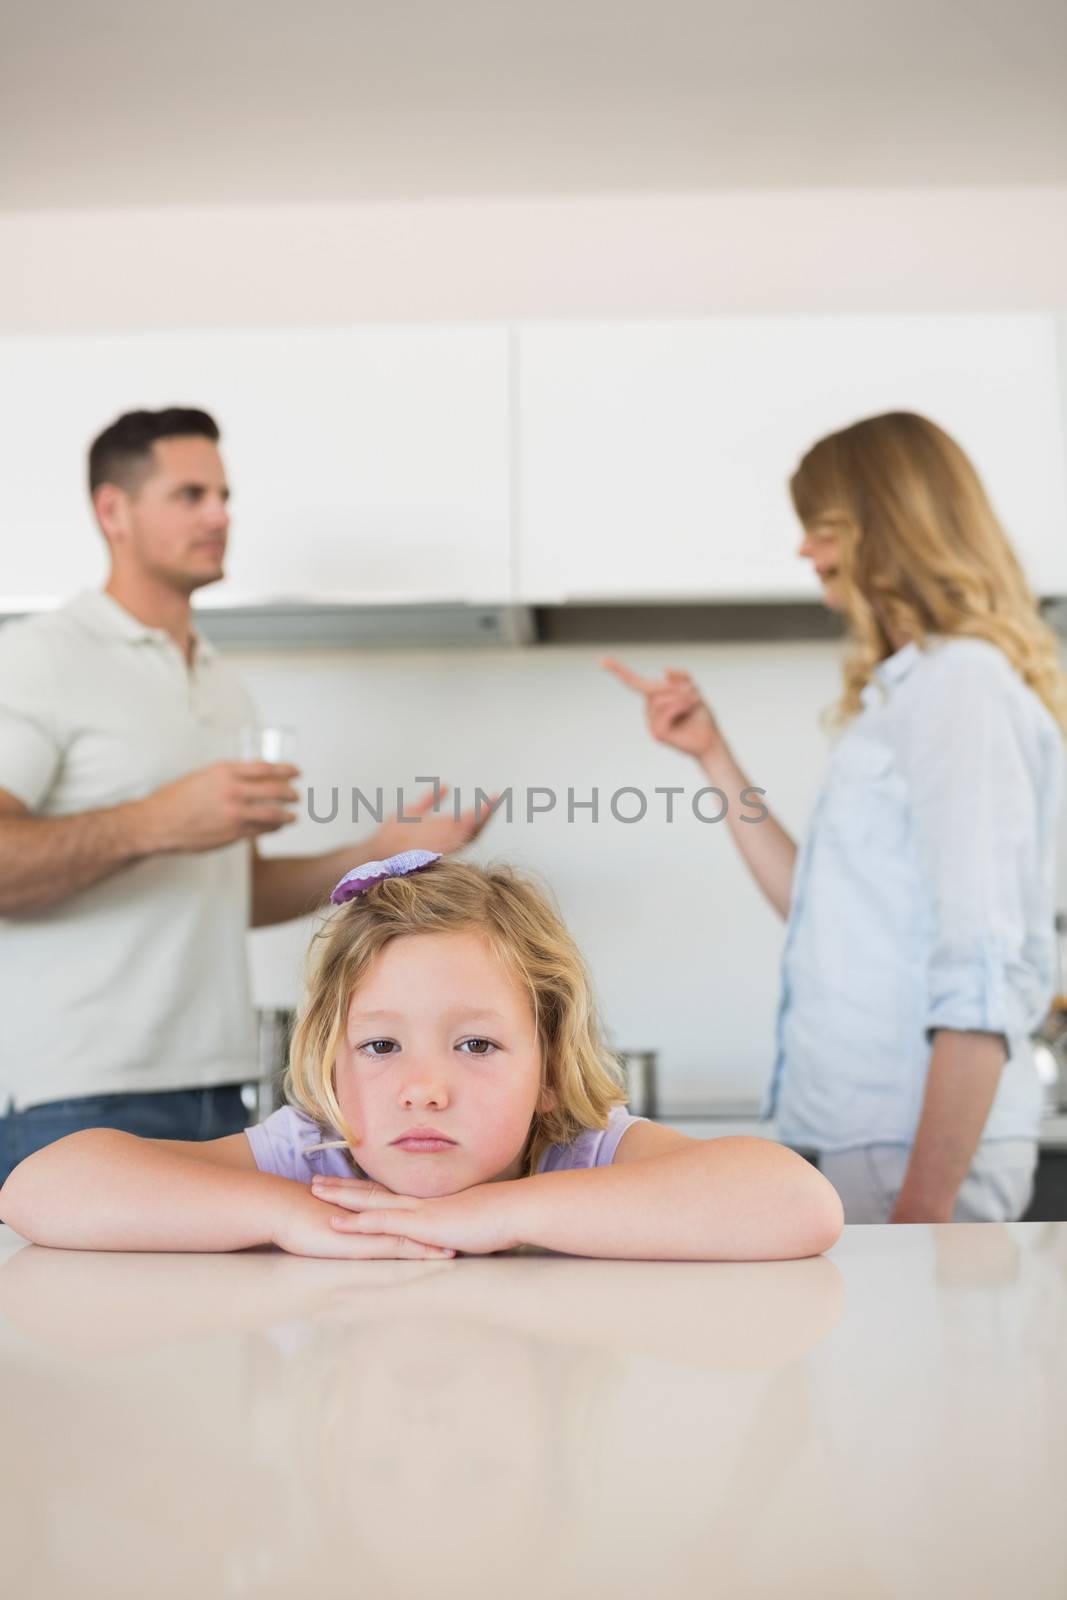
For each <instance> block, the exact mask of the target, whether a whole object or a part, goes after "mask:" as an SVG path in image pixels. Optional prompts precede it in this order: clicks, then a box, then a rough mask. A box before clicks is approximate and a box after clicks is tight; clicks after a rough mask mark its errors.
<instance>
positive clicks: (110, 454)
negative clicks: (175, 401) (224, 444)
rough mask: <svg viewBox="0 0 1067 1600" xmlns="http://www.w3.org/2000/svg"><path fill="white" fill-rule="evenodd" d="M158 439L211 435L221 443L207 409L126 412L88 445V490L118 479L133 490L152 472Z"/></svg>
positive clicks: (179, 407)
mask: <svg viewBox="0 0 1067 1600" xmlns="http://www.w3.org/2000/svg"><path fill="white" fill-rule="evenodd" d="M157 439H210V440H211V442H212V444H218V442H219V426H218V423H217V422H216V421H215V419H214V417H209V416H208V414H207V412H206V411H193V410H190V409H189V408H187V407H185V406H168V407H167V408H166V410H164V411H127V412H124V414H123V415H122V416H121V417H118V418H117V419H116V420H115V421H114V422H113V423H112V424H111V425H110V427H107V428H105V429H104V431H103V433H100V434H97V436H96V438H95V439H94V440H93V442H92V444H91V445H90V446H89V493H90V494H93V493H94V492H95V491H96V490H97V489H99V487H100V485H101V484H102V483H116V484H118V486H119V488H120V489H125V490H126V491H127V492H128V493H130V494H132V493H134V492H135V491H136V490H137V489H139V488H140V487H141V484H142V483H143V482H144V480H145V478H147V477H148V476H149V473H150V472H151V469H152V446H153V445H154V444H155V443H156V441H157Z"/></svg>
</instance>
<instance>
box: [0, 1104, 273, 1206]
mask: <svg viewBox="0 0 1067 1600" xmlns="http://www.w3.org/2000/svg"><path fill="white" fill-rule="evenodd" d="M247 1125H248V1111H247V1110H246V1108H245V1105H244V1102H243V1101H242V1099H241V1085H240V1084H239V1083H223V1084H219V1085H218V1086H217V1087H213V1088H210V1089H161V1090H160V1091H159V1092H158V1093H153V1094H91V1095H79V1096H78V1098H77V1099H75V1100H48V1101H46V1102H45V1103H44V1105H39V1106H27V1108H26V1110H25V1111H9V1112H8V1113H7V1115H6V1116H0V1183H3V1181H4V1179H5V1178H6V1177H7V1175H8V1173H9V1172H10V1171H11V1169H12V1167H17V1166H18V1164H19V1162H20V1161H22V1160H23V1159H24V1158H25V1157H26V1156H28V1155H32V1154H33V1152H34V1151H35V1150H40V1148H41V1146H42V1145H46V1144H51V1143H52V1142H53V1140H55V1139H62V1138H63V1136H64V1135H65V1134H68V1133H76V1132H77V1130H78V1129H79V1128H119V1129H121V1131H122V1132H123V1133H136V1134H139V1135H140V1137H141V1138H142V1139H221V1138H222V1137H223V1135H224V1134H227V1133H240V1131H241V1129H242V1128H245V1127H247Z"/></svg>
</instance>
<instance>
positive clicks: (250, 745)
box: [237, 723, 296, 765]
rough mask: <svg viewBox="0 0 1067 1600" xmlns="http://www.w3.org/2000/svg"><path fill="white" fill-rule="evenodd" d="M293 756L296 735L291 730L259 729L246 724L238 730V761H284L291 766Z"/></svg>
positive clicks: (278, 728) (281, 728)
mask: <svg viewBox="0 0 1067 1600" xmlns="http://www.w3.org/2000/svg"><path fill="white" fill-rule="evenodd" d="M295 755H296V734H295V732H294V730H293V729H292V728H283V727H262V728H261V727H259V726H258V725H257V724H255V723H247V724H246V725H245V726H244V727H243V728H241V729H239V730H238V734H237V759H238V761H284V762H287V763H288V764H289V765H292V763H293V759H294V757H295Z"/></svg>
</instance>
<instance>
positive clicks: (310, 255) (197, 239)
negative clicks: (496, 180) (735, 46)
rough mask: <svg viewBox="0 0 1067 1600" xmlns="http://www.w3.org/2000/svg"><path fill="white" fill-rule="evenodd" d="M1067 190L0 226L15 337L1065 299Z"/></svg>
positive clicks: (537, 204) (543, 203)
mask: <svg viewBox="0 0 1067 1600" xmlns="http://www.w3.org/2000/svg"><path fill="white" fill-rule="evenodd" d="M1065 283H1067V188H1065V187H1049V186H1043V187H1042V186H1035V187H1033V188H1011V189H973V188H972V189H948V190H944V189H942V190H938V189H916V190H892V189H870V190H854V189H829V190H810V191H774V190H769V191H758V192H740V191H733V192H722V193H716V194H703V195H700V194H689V195H686V194H678V195H663V194H646V195H612V196H601V197H597V196H593V197H588V198H578V199H574V198H571V199H553V198H546V199H541V200H506V199H501V200H496V201H494V200H478V201H465V202H463V201H451V202H436V201H435V202H432V203H431V202H426V203H423V204H392V205H384V204H383V205H363V206H349V207H323V206H315V207H306V208H296V207H289V208H256V207H245V208H240V207H232V208H218V209H204V210H192V209H189V210H185V209H161V210H158V211H152V212H145V211H110V212H62V213H48V212H25V213H8V214H6V215H5V214H3V213H0V332H9V333H20V332H24V333H50V332H60V331H67V332H73V331H79V330H88V329H120V328H180V327H259V326H263V327H266V326H295V325H307V324H313V323H319V324H335V323H338V322H347V321H365V320H372V321H374V320H386V321H390V320H391V321H405V320H409V319H411V320H423V319H445V320H468V319H478V318H508V317H522V316H531V317H532V316H600V315H602V316H609V315H620V316H621V315H640V314H647V315H657V314H659V315H674V314H678V315H684V314H687V313H697V312H717V311H737V312H744V311H751V312H757V311H761V312H778V311H783V312H784V311H823V312H826V311H830V312H833V311H893V310H899V311H921V310H948V311H952V310H991V309H994V308H1003V309H1012V310H1025V309H1035V310H1043V309H1048V308H1050V307H1056V306H1060V305H1062V304H1063V301H1064V284H1065Z"/></svg>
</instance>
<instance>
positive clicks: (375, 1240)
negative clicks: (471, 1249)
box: [270, 1178, 455, 1261]
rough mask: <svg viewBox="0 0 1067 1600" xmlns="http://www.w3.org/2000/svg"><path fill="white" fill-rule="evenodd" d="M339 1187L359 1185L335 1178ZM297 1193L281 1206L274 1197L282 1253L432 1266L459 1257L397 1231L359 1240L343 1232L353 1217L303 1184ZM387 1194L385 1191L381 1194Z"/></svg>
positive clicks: (275, 1227) (273, 1235) (275, 1224)
mask: <svg viewBox="0 0 1067 1600" xmlns="http://www.w3.org/2000/svg"><path fill="white" fill-rule="evenodd" d="M332 1181H334V1182H340V1183H349V1182H351V1183H353V1184H358V1180H356V1179H348V1178H341V1179H334V1180H332ZM358 1186H359V1187H361V1188H363V1189H368V1190H369V1189H376V1188H377V1187H378V1186H377V1185H376V1184H370V1183H363V1184H358ZM291 1187H292V1194H286V1196H285V1198H284V1200H282V1201H278V1199H277V1198H276V1197H275V1196H273V1195H272V1196H271V1201H270V1203H271V1205H272V1206H273V1207H274V1210H273V1212H272V1217H273V1223H272V1229H271V1238H272V1242H273V1243H274V1244H276V1245H277V1246H278V1248H279V1249H280V1250H285V1251H287V1252H288V1253H289V1254H290V1255H294V1256H340V1257H343V1258H344V1259H346V1260H358V1261H366V1260H376V1261H381V1260H390V1261H427V1260H435V1261H436V1260H441V1259H442V1258H443V1257H446V1256H453V1255H455V1250H454V1249H451V1248H442V1247H441V1246H440V1245H438V1244H436V1243H434V1242H433V1241H427V1240H422V1239H414V1238H410V1237H407V1236H405V1235H404V1233H403V1230H402V1229H394V1230H393V1231H392V1232H379V1233H364V1232H362V1231H361V1232H360V1233H359V1234H358V1235H354V1234H353V1233H352V1232H346V1231H343V1229H342V1227H341V1226H339V1224H344V1225H345V1226H346V1227H347V1225H348V1224H350V1223H351V1222H352V1220H353V1219H352V1217H351V1216H350V1215H349V1214H348V1213H347V1212H346V1211H342V1210H340V1209H339V1208H338V1207H337V1206H334V1205H323V1203H322V1201H321V1200H317V1199H315V1198H314V1197H313V1196H312V1195H311V1194H310V1193H309V1192H308V1190H307V1189H306V1188H305V1187H304V1185H303V1184H302V1183H294V1184H293V1185H292V1186H291ZM387 1192H388V1191H386V1190H383V1191H382V1193H387Z"/></svg>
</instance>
